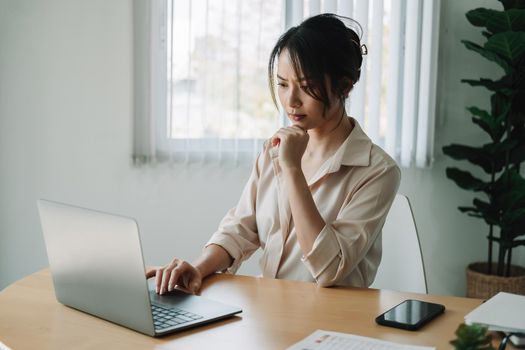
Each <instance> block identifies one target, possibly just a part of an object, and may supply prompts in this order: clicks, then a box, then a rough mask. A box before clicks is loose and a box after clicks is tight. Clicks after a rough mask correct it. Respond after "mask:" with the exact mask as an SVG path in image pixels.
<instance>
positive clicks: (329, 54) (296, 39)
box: [268, 13, 363, 111]
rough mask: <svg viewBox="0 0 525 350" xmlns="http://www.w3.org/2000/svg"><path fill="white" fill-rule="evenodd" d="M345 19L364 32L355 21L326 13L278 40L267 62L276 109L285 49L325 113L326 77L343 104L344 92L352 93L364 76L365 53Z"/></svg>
mask: <svg viewBox="0 0 525 350" xmlns="http://www.w3.org/2000/svg"><path fill="white" fill-rule="evenodd" d="M343 20H345V21H348V22H350V23H351V24H353V25H356V26H357V27H356V29H357V30H359V31H361V26H360V25H359V23H357V22H356V21H354V20H352V19H350V18H347V17H342V16H337V15H334V14H331V13H325V14H320V15H317V16H313V17H310V18H308V19H306V20H304V21H303V22H302V23H301V24H299V25H298V26H296V27H292V28H290V29H288V30H287V31H286V32H285V33H284V34H283V35H282V36H281V37H280V38H279V40H278V41H277V43H276V44H275V46H274V48H273V50H272V52H271V54H270V60H269V62H268V80H269V86H270V91H271V94H272V99H273V102H274V103H275V105H276V106H277V100H276V97H275V90H274V86H275V61H276V59H277V58H278V57H279V54H280V53H281V52H282V51H283V50H284V49H287V50H288V53H289V55H290V60H291V62H292V67H293V70H294V71H295V72H296V74H298V73H299V72H302V74H303V75H304V77H305V78H306V79H307V81H308V86H310V89H309V90H307V91H306V92H307V93H308V95H310V96H312V97H313V98H315V99H316V100H319V101H321V102H322V103H323V104H324V110H325V111H326V109H327V108H329V107H330V100H329V98H328V91H327V88H326V85H327V84H326V78H327V77H328V78H329V80H330V85H331V86H330V88H331V89H332V92H333V93H335V94H337V95H338V96H340V98H341V101H344V99H345V96H344V92H345V91H350V90H351V89H352V88H353V86H354V84H355V83H356V82H357V81H358V80H359V76H360V75H361V70H360V69H361V63H362V62H363V53H362V51H361V43H360V38H359V35H357V33H356V32H355V31H354V30H353V29H351V28H349V27H347V26H346V25H345V23H344V22H343ZM298 77H299V76H298Z"/></svg>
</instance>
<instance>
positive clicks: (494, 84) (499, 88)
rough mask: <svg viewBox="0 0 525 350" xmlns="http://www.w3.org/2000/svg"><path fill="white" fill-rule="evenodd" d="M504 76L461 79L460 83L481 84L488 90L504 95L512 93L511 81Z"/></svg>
mask: <svg viewBox="0 0 525 350" xmlns="http://www.w3.org/2000/svg"><path fill="white" fill-rule="evenodd" d="M507 77H508V76H504V77H503V78H502V79H500V80H497V81H494V80H491V79H486V78H481V79H479V80H473V79H461V82H462V83H467V84H469V85H470V86H483V87H485V88H487V89H488V90H490V91H494V92H500V93H501V94H503V95H505V96H510V95H511V94H512V89H513V87H512V81H510V79H508V78H507Z"/></svg>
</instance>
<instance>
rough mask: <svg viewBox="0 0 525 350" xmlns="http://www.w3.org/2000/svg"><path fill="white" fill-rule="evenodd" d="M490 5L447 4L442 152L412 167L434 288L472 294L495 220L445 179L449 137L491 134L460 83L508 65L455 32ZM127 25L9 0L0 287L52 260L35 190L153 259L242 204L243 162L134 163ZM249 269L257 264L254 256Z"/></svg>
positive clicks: (74, 6)
mask: <svg viewBox="0 0 525 350" xmlns="http://www.w3.org/2000/svg"><path fill="white" fill-rule="evenodd" d="M494 3H496V1H483V2H482V3H481V4H480V2H479V1H474V0H468V1H455V0H443V5H442V30H441V39H440V54H439V58H440V71H439V95H438V101H439V122H438V128H437V140H436V145H437V146H436V158H437V160H436V163H435V165H434V167H433V169H431V170H403V179H402V184H401V192H404V193H406V194H407V195H408V196H409V197H410V199H411V201H412V204H413V206H414V211H415V216H416V220H417V222H418V227H419V231H420V235H421V241H422V246H423V253H424V257H425V261H426V267H427V275H428V280H429V287H430V292H432V293H437V294H456V295H462V294H463V293H464V267H465V265H466V264H467V263H468V262H471V261H474V260H479V259H483V258H484V256H485V250H486V247H485V240H484V239H483V236H485V235H486V228H485V226H484V225H483V224H482V223H481V222H479V221H476V220H473V219H470V218H468V217H466V216H464V215H462V214H460V213H459V212H458V211H457V209H456V206H457V205H460V204H467V203H469V202H470V201H471V198H472V196H471V194H470V193H468V192H463V191H461V190H459V189H458V188H457V187H455V185H454V184H453V183H452V182H451V181H449V180H447V179H446V178H445V175H444V169H445V167H446V166H447V165H449V164H452V162H451V161H450V160H448V159H444V158H443V156H442V155H441V146H442V145H444V144H448V143H450V142H452V141H455V142H470V143H473V144H476V143H480V142H481V140H483V137H484V136H483V135H482V134H481V133H480V132H477V130H473V128H472V124H471V122H470V118H469V116H468V115H467V114H466V112H465V109H464V108H465V106H467V105H470V104H476V103H477V101H478V100H480V99H481V100H486V98H487V96H488V95H487V94H486V93H484V92H483V91H482V90H481V89H479V91H478V90H477V89H472V88H469V87H467V86H464V84H460V83H459V79H460V78H462V77H473V78H475V77H478V76H480V74H482V73H481V72H483V75H487V76H494V75H497V74H498V72H497V70H496V69H495V68H494V66H493V65H491V64H488V63H486V62H484V61H483V60H482V59H480V58H478V57H476V55H474V54H471V53H469V52H467V50H466V49H464V48H463V47H462V46H461V45H460V44H459V39H460V38H461V39H463V38H472V39H475V40H478V39H479V38H480V35H479V34H478V30H476V29H475V28H471V27H470V26H469V25H468V23H467V22H466V20H465V19H464V15H463V14H464V12H465V11H466V10H467V9H468V8H474V7H478V6H483V5H487V4H488V5H491V4H492V5H493V4H494ZM131 34H132V5H131V0H112V1H104V0H91V1H72V0H46V1H37V0H0V289H1V288H3V287H5V286H7V285H8V284H10V283H12V282H13V281H15V280H17V279H19V278H21V277H23V276H25V275H27V274H29V273H32V272H34V271H36V270H38V269H41V268H43V267H45V266H46V265H47V260H46V254H45V248H44V244H43V240H42V235H41V231H40V226H39V221H38V214H37V211H36V204H35V201H36V199H38V198H50V199H54V200H59V201H64V202H70V203H75V204H78V205H81V206H86V207H92V208H98V209H101V210H105V211H110V212H114V213H120V214H124V215H128V216H133V217H135V218H137V220H138V222H139V223H140V226H141V231H142V241H143V246H144V254H145V258H146V261H147V263H149V264H161V263H165V262H166V261H168V260H169V259H170V258H171V257H172V256H173V255H177V256H179V257H181V258H185V259H192V258H193V257H195V256H196V255H197V254H198V252H199V251H200V249H201V246H202V244H203V243H204V242H205V241H206V239H207V238H208V236H209V235H210V234H211V233H212V232H213V231H214V229H215V228H216V225H217V224H218V222H219V220H220V218H221V217H222V215H223V214H224V212H225V211H226V210H227V209H228V208H229V207H231V206H233V205H234V204H235V202H236V200H237V198H238V196H239V194H240V191H241V189H242V186H243V184H244V181H245V180H246V179H247V177H248V174H249V168H247V167H239V168H234V169H230V168H221V167H218V166H217V165H206V166H202V165H191V166H188V167H182V166H175V167H169V166H159V167H157V168H140V169H139V168H134V167H133V166H131V164H130V154H131V146H132V145H131V135H132V101H133V100H132V57H131V56H132V55H131V52H132V35H131ZM521 253H522V254H521V256H519V254H516V255H517V256H518V258H517V260H518V261H520V262H521V264H522V265H525V263H524V261H525V256H524V254H523V252H521ZM243 271H244V272H246V273H253V274H256V273H258V267H257V262H256V261H255V259H252V261H249V262H248V263H247V265H246V266H245V267H244V270H243Z"/></svg>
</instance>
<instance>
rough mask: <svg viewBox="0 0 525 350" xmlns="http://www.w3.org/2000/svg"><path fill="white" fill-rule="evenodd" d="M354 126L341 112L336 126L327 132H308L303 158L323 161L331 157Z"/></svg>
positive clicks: (344, 113)
mask: <svg viewBox="0 0 525 350" xmlns="http://www.w3.org/2000/svg"><path fill="white" fill-rule="evenodd" d="M353 128H354V125H353V123H352V121H351V119H350V118H348V116H347V115H346V112H345V111H343V112H342V114H341V117H340V118H338V120H337V124H336V125H335V126H334V127H332V128H331V129H329V130H327V131H324V132H323V131H318V130H309V131H308V134H309V136H310V140H309V141H308V146H307V148H306V152H305V156H306V157H308V158H317V159H319V158H322V159H325V158H327V157H329V156H331V155H332V154H333V153H335V151H336V150H337V149H338V148H339V146H341V144H342V143H343V142H344V141H345V140H346V138H347V137H348V135H350V133H351V132H352V130H353Z"/></svg>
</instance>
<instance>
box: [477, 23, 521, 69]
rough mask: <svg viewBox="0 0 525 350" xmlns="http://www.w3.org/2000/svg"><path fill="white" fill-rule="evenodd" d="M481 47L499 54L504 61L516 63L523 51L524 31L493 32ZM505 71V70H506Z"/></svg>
mask: <svg viewBox="0 0 525 350" xmlns="http://www.w3.org/2000/svg"><path fill="white" fill-rule="evenodd" d="M483 48H484V49H485V50H487V51H490V52H493V53H495V54H497V55H499V56H500V57H501V58H503V59H504V60H505V61H506V62H510V63H512V64H513V65H517V64H518V62H519V60H520V59H522V58H523V54H524V53H525V32H503V33H498V34H494V35H493V36H491V37H490V38H489V39H488V40H487V42H486V43H485V45H484V46H483ZM495 62H496V61H495ZM496 63H497V62H496ZM502 68H503V67H502ZM505 71H506V72H507V70H505Z"/></svg>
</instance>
